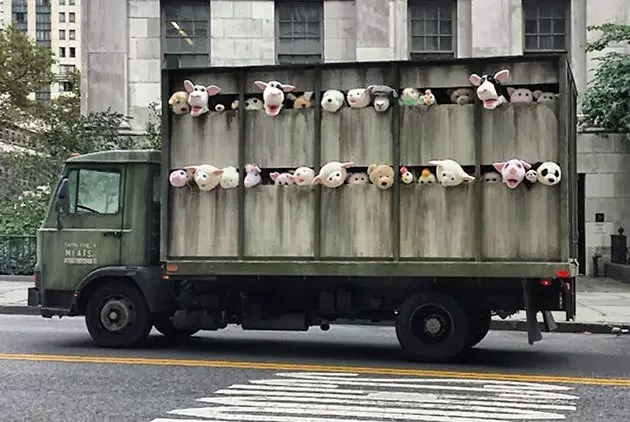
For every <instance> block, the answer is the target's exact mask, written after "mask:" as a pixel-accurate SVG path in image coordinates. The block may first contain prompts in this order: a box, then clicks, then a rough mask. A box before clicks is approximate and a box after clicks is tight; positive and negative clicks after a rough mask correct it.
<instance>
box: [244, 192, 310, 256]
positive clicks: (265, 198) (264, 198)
mask: <svg viewBox="0 0 630 422" xmlns="http://www.w3.org/2000/svg"><path fill="white" fill-rule="evenodd" d="M315 194H316V188H314V187H310V186H305V187H302V186H274V185H264V186H256V187H254V188H251V189H247V190H246V191H245V256H269V257H274V256H287V257H288V256H300V257H305V256H313V254H314V252H313V238H314V233H315V228H314V223H315V211H316V210H315V206H314V204H315Z"/></svg>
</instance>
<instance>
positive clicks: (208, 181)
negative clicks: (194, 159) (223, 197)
mask: <svg viewBox="0 0 630 422" xmlns="http://www.w3.org/2000/svg"><path fill="white" fill-rule="evenodd" d="M222 174H223V169H220V168H217V167H215V166H213V165H210V164H203V165H201V166H198V167H197V171H195V176H194V177H195V183H196V184H197V186H199V190H201V191H211V190H212V189H214V188H216V187H217V186H219V183H221V175H222Z"/></svg>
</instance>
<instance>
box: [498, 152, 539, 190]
mask: <svg viewBox="0 0 630 422" xmlns="http://www.w3.org/2000/svg"><path fill="white" fill-rule="evenodd" d="M493 166H494V168H495V169H496V170H497V171H498V172H499V173H501V177H502V179H503V183H505V184H506V186H507V187H508V188H510V189H516V188H517V187H518V185H520V184H521V182H522V181H523V179H525V173H526V172H527V170H529V169H530V168H531V167H532V166H531V164H529V163H528V162H525V161H523V160H519V159H517V158H513V159H511V160H508V161H505V162H503V163H494V164H493Z"/></svg>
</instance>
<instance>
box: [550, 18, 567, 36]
mask: <svg viewBox="0 0 630 422" xmlns="http://www.w3.org/2000/svg"><path fill="white" fill-rule="evenodd" d="M565 31H566V29H565V21H564V19H554V21H553V32H554V33H555V34H564V33H566V32H565Z"/></svg>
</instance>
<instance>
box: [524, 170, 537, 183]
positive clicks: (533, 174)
mask: <svg viewBox="0 0 630 422" xmlns="http://www.w3.org/2000/svg"><path fill="white" fill-rule="evenodd" d="M525 179H526V180H527V181H528V182H530V183H536V182H537V181H538V172H537V171H536V170H534V169H529V170H527V173H525Z"/></svg>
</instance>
